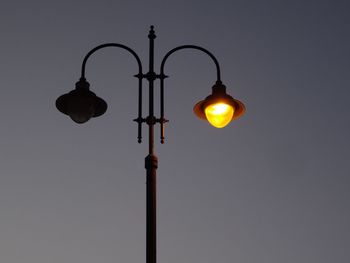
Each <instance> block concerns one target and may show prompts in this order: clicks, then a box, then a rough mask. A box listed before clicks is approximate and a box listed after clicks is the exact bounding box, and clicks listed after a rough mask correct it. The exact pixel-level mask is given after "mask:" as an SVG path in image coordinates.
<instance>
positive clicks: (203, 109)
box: [56, 26, 245, 263]
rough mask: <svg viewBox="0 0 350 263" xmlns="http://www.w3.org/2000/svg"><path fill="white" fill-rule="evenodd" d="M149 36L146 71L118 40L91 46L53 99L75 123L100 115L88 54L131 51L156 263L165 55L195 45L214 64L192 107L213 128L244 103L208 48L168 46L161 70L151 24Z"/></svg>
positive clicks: (149, 255)
mask: <svg viewBox="0 0 350 263" xmlns="http://www.w3.org/2000/svg"><path fill="white" fill-rule="evenodd" d="M148 38H149V71H148V72H147V73H145V74H144V73H143V71H142V64H141V60H140V58H139V56H138V55H137V54H136V52H135V51H134V50H132V49H131V48H129V47H127V46H125V45H122V44H117V43H107V44H102V45H99V46H97V47H95V48H93V49H92V50H90V51H89V52H88V53H87V54H86V56H85V58H84V60H83V63H82V69H81V77H80V80H79V81H78V82H77V83H76V85H75V89H74V90H72V91H70V92H69V93H67V94H64V95H62V96H60V97H59V98H58V99H57V100H56V107H57V109H58V110H59V111H60V112H62V113H64V114H66V115H68V116H69V117H70V118H71V119H72V120H73V121H74V122H76V123H79V124H81V123H85V122H87V121H88V120H89V119H91V118H94V117H98V116H101V115H103V114H104V113H105V112H106V110H107V103H106V102H105V101H104V100H103V99H101V98H99V97H98V96H96V94H95V93H93V92H92V91H90V84H89V83H88V82H87V81H86V79H85V67H86V62H87V61H88V59H89V57H90V56H91V55H92V54H94V53H95V52H96V51H98V50H100V49H103V48H107V47H118V48H121V49H124V50H126V51H128V52H129V53H131V54H132V55H133V56H134V58H135V59H136V61H137V64H138V69H139V72H138V74H136V75H135V77H136V78H138V117H137V118H136V119H134V121H135V122H137V124H138V142H139V143H141V141H142V124H143V123H146V124H147V125H148V127H149V137H148V138H149V153H148V155H147V156H146V158H145V168H146V181H147V182H146V263H156V169H157V167H158V158H157V156H156V155H155V153H154V126H155V125H156V124H157V123H159V124H160V141H161V143H164V124H165V123H166V122H168V120H166V119H165V118H164V80H165V79H166V78H167V77H168V76H166V75H165V74H164V66H165V62H166V61H167V59H168V57H169V56H170V55H171V54H173V53H174V52H176V51H178V50H183V49H195V50H199V51H202V52H204V53H205V54H207V55H208V56H209V57H210V58H211V59H212V61H213V62H214V63H215V66H216V74H217V80H216V83H215V85H214V86H213V87H212V94H211V95H209V96H207V97H206V98H205V99H204V100H202V101H200V102H198V103H197V104H196V105H195V106H194V108H193V111H194V113H195V114H196V115H197V117H199V118H200V119H203V120H207V121H208V122H209V123H210V124H211V125H213V126H214V127H216V128H223V127H225V126H226V125H228V124H229V123H230V122H231V121H232V120H235V119H237V118H239V117H240V116H242V115H243V113H244V112H245V107H244V104H243V103H242V102H240V101H239V100H237V99H234V98H233V97H231V96H230V95H228V94H227V93H226V87H225V86H224V85H223V84H222V82H221V76H220V67H219V63H218V61H217V59H216V58H215V57H214V55H213V54H212V53H210V52H209V51H208V50H206V49H204V48H202V47H199V46H195V45H183V46H179V47H176V48H174V49H172V50H170V51H169V52H168V53H166V55H165V56H164V58H163V60H162V62H161V66H160V73H159V74H156V73H155V72H154V39H155V38H156V35H155V32H154V27H153V26H151V29H150V31H149V34H148ZM143 79H146V80H147V81H148V84H149V89H148V92H149V96H148V100H149V103H148V104H149V105H148V106H149V113H148V116H147V117H146V118H143V117H142V81H143ZM157 79H159V80H160V118H156V117H155V115H154V82H155V80H157Z"/></svg>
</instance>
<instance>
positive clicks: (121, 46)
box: [81, 43, 142, 78]
mask: <svg viewBox="0 0 350 263" xmlns="http://www.w3.org/2000/svg"><path fill="white" fill-rule="evenodd" d="M106 47H119V48H122V49H125V50H127V51H129V52H130V53H131V54H132V55H133V56H134V57H135V58H136V61H137V64H138V67H139V74H142V64H141V60H140V58H139V56H138V55H137V54H136V52H135V51H134V50H132V49H131V48H129V47H127V46H125V45H122V44H117V43H106V44H102V45H99V46H97V47H95V48H93V49H91V50H90V51H89V53H87V54H86V56H85V57H84V60H83V64H82V66H81V77H82V78H85V67H86V62H87V60H88V59H89V57H90V56H91V55H92V54H94V53H95V52H96V51H98V50H100V49H103V48H106Z"/></svg>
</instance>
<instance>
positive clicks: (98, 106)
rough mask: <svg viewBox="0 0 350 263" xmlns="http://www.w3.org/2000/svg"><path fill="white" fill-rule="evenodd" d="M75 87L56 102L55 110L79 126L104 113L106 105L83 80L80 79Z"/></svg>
mask: <svg viewBox="0 0 350 263" xmlns="http://www.w3.org/2000/svg"><path fill="white" fill-rule="evenodd" d="M75 86H76V88H75V89H74V90H72V91H71V92H69V93H67V94H64V95H62V96H60V97H59V98H58V99H57V100H56V108H57V109H58V110H59V111H60V112H62V113H63V114H66V115H68V116H69V117H70V118H71V119H72V120H73V121H74V122H76V123H79V124H81V123H85V122H87V121H88V120H89V119H90V118H92V117H98V116H101V115H102V114H104V113H105V112H106V110H107V103H106V102H105V101H104V100H103V99H101V98H99V97H97V96H96V94H95V93H93V92H91V91H90V90H89V86H90V84H89V83H88V82H87V81H86V80H85V79H80V80H79V81H78V82H77V83H76V84H75Z"/></svg>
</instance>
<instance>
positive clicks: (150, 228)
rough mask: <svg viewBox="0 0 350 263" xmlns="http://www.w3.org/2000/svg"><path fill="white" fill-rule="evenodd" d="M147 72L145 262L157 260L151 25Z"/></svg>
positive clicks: (152, 36) (153, 262)
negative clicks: (147, 132)
mask: <svg viewBox="0 0 350 263" xmlns="http://www.w3.org/2000/svg"><path fill="white" fill-rule="evenodd" d="M148 38H149V44H150V46H149V72H148V73H147V74H146V75H145V77H146V78H147V80H148V82H149V116H148V117H147V119H146V123H147V124H148V126H149V154H148V156H147V157H146V159H145V168H146V175H147V179H146V184H147V190H146V200H147V201H146V203H147V204H146V263H156V262H157V256H156V255H157V228H156V223H157V220H156V219H157V218H156V190H157V187H156V170H157V167H158V159H157V156H156V155H155V154H154V125H155V124H156V118H155V116H154V86H153V84H154V80H155V79H156V74H155V73H154V39H155V38H156V35H155V34H154V30H153V26H151V30H150V31H149V35H148Z"/></svg>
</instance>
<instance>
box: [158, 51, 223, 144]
mask: <svg viewBox="0 0 350 263" xmlns="http://www.w3.org/2000/svg"><path fill="white" fill-rule="evenodd" d="M182 49H196V50H200V51H202V52H204V53H205V54H207V55H208V56H209V57H210V58H211V59H212V60H213V61H214V63H215V66H216V75H217V83H221V72H220V65H219V62H218V61H217V59H216V58H215V57H214V55H213V54H212V53H211V52H209V51H208V50H206V49H205V48H202V47H199V46H195V45H183V46H178V47H176V48H173V49H172V50H170V51H169V52H168V53H166V54H165V56H164V58H163V60H162V63H161V65H160V134H161V135H160V142H161V143H164V123H166V122H167V120H166V119H165V118H164V79H165V78H166V77H167V76H166V75H165V74H164V65H165V62H166V60H167V59H168V57H169V56H170V55H171V54H173V53H174V52H176V51H178V50H182Z"/></svg>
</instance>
